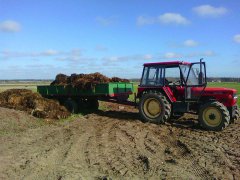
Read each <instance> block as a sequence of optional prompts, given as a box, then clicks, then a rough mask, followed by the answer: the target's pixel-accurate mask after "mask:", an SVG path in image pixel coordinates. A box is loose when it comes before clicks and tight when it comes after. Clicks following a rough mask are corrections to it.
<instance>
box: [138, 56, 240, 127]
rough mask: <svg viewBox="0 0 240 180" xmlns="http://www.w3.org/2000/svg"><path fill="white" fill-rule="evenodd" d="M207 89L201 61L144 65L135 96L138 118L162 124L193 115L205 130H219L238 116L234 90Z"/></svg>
mask: <svg viewBox="0 0 240 180" xmlns="http://www.w3.org/2000/svg"><path fill="white" fill-rule="evenodd" d="M206 86H207V79H206V65H205V62H203V61H202V59H201V60H200V61H199V62H194V63H189V62H182V61H172V62H158V63H145V64H144V68H143V73H142V78H141V82H140V85H139V87H138V94H137V98H139V112H140V115H141V116H142V119H143V120H144V121H149V122H154V123H164V122H165V121H167V120H169V119H171V118H172V117H173V118H174V117H176V116H178V117H179V116H181V115H183V114H184V113H194V114H197V115H198V116H199V122H200V124H201V125H202V127H204V128H205V129H208V130H222V129H223V128H224V127H226V126H227V125H228V124H229V123H230V121H231V122H233V121H235V120H236V119H238V117H239V114H240V113H239V109H238V106H237V90H235V89H230V88H209V87H206Z"/></svg>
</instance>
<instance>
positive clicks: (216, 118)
mask: <svg viewBox="0 0 240 180" xmlns="http://www.w3.org/2000/svg"><path fill="white" fill-rule="evenodd" d="M199 122H200V125H201V126H202V127H203V128H204V129H206V130H211V131H220V130H222V129H224V128H225V127H227V126H228V125H229V122H230V115H229V111H228V110H227V108H226V107H225V106H224V105H223V104H222V103H220V102H217V101H213V102H208V103H206V104H204V105H203V106H202V107H201V108H200V111H199Z"/></svg>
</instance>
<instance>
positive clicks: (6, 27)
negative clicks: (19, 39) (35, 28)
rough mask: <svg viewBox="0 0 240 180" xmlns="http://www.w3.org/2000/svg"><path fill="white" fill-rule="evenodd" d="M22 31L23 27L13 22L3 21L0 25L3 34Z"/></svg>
mask: <svg viewBox="0 0 240 180" xmlns="http://www.w3.org/2000/svg"><path fill="white" fill-rule="evenodd" d="M20 30H21V25H20V24H19V23H18V22H16V21H12V20H7V21H3V22H1V23H0V31H2V32H19V31H20Z"/></svg>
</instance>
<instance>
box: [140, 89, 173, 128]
mask: <svg viewBox="0 0 240 180" xmlns="http://www.w3.org/2000/svg"><path fill="white" fill-rule="evenodd" d="M139 113H140V115H141V117H142V119H143V121H144V122H152V123H156V124H161V123H164V122H166V121H167V120H168V119H169V118H170V116H171V104H170V103H169V102H168V100H167V98H166V97H165V96H164V95H162V94H160V93H147V94H144V95H143V97H142V98H141V100H140V103H139Z"/></svg>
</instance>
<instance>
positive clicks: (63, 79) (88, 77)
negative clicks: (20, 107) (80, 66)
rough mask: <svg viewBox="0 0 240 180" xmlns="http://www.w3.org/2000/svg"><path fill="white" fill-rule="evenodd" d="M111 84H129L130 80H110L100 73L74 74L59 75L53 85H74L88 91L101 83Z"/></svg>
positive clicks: (115, 78) (116, 78) (117, 78)
mask: <svg viewBox="0 0 240 180" xmlns="http://www.w3.org/2000/svg"><path fill="white" fill-rule="evenodd" d="M109 82H129V80H128V79H121V78H119V77H113V78H108V77H106V76H104V75H102V74H101V73H98V72H96V73H91V74H72V75H71V76H67V75H65V74H58V75H57V76H56V78H55V80H54V81H53V82H52V83H51V85H64V86H66V85H72V86H74V87H77V88H79V89H86V90H88V89H92V88H94V87H95V86H96V85H97V84H99V83H109Z"/></svg>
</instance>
